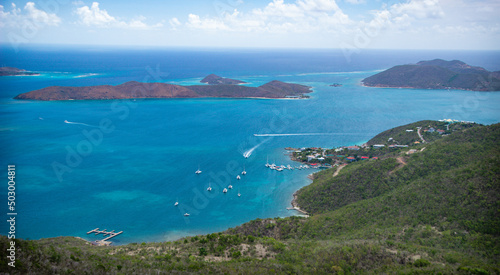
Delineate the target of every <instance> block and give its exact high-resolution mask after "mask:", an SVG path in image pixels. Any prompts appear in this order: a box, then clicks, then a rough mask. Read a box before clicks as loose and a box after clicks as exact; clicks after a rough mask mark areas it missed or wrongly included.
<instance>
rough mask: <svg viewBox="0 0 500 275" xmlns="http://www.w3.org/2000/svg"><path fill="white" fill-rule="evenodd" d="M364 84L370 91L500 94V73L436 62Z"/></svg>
mask: <svg viewBox="0 0 500 275" xmlns="http://www.w3.org/2000/svg"><path fill="white" fill-rule="evenodd" d="M362 82H363V84H364V85H365V86H369V87H386V88H416V89H456V90H470V91H500V71H497V72H490V71H488V70H486V69H484V68H481V67H474V66H470V65H468V64H466V63H464V62H462V61H459V60H453V61H446V60H442V59H435V60H431V61H420V62H418V63H417V64H410V65H399V66H395V67H392V68H390V69H388V70H385V71H383V72H381V73H378V74H376V75H373V76H370V77H368V78H365V79H364V80H363V81H362Z"/></svg>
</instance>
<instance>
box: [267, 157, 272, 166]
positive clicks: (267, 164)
mask: <svg viewBox="0 0 500 275" xmlns="http://www.w3.org/2000/svg"><path fill="white" fill-rule="evenodd" d="M269 166H271V164H269V157H267V161H266V167H269Z"/></svg>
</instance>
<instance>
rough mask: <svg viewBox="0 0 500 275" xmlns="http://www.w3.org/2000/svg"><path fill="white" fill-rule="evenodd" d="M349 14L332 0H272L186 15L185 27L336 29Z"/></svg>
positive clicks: (345, 22) (279, 30) (344, 23)
mask: <svg viewBox="0 0 500 275" xmlns="http://www.w3.org/2000/svg"><path fill="white" fill-rule="evenodd" d="M349 23H350V19H349V17H348V16H347V15H346V14H344V13H343V12H342V10H341V9H340V8H339V7H338V5H337V3H336V2H335V0H296V1H295V3H292V4H287V3H285V2H284V0H273V1H272V2H270V3H268V4H267V5H266V6H265V7H264V8H259V9H253V10H251V11H249V12H247V13H240V12H239V11H238V10H236V9H235V10H234V11H233V12H232V13H229V12H224V13H222V14H221V15H220V16H218V17H207V18H200V17H199V16H198V15H195V14H190V15H189V16H188V24H187V26H188V27H190V28H193V29H200V30H225V31H234V32H269V33H288V32H298V33H303V32H311V31H318V30H334V29H336V30H338V29H339V28H343V27H346V26H348V24H349Z"/></svg>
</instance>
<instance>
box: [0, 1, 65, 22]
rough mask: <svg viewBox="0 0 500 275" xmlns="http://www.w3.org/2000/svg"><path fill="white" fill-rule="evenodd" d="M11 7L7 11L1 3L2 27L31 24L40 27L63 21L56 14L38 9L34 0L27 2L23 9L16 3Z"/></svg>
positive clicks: (0, 17) (0, 19)
mask: <svg viewBox="0 0 500 275" xmlns="http://www.w3.org/2000/svg"><path fill="white" fill-rule="evenodd" d="M11 7H12V9H11V10H10V11H5V9H4V6H2V5H0V27H5V26H8V27H13V28H22V27H24V26H28V25H29V26H30V27H35V28H40V27H43V26H58V25H59V24H60V23H61V18H59V17H58V16H57V15H56V14H54V13H47V12H45V11H43V10H39V9H37V8H36V6H35V3H33V2H28V3H26V5H25V6H24V8H23V10H21V9H19V8H17V7H16V5H15V4H14V3H12V4H11Z"/></svg>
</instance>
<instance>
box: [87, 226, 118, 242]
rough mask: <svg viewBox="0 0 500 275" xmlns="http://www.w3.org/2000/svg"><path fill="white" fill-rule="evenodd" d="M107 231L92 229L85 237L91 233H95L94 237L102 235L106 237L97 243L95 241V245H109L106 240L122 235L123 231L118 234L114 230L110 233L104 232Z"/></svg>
mask: <svg viewBox="0 0 500 275" xmlns="http://www.w3.org/2000/svg"><path fill="white" fill-rule="evenodd" d="M106 230H107V229H104V230H99V228H96V229H92V230H90V231H89V232H87V235H88V234H92V233H95V235H99V234H103V236H108V235H109V236H108V237H106V238H104V239H102V240H99V241H96V244H98V245H110V244H111V242H109V241H108V240H111V239H112V238H114V237H116V236H118V235H120V234H122V233H123V231H120V232H115V230H112V231H106Z"/></svg>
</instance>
